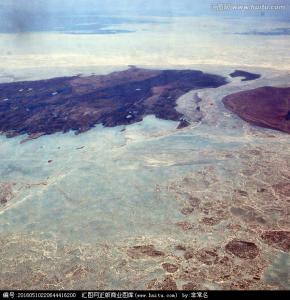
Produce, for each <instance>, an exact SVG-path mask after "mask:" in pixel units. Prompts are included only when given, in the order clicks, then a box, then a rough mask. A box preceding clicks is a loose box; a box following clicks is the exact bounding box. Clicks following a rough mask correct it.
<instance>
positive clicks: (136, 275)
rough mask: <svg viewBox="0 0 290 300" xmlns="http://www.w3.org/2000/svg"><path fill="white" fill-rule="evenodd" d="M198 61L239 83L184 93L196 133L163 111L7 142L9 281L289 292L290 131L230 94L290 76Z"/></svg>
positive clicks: (20, 285) (4, 265)
mask: <svg viewBox="0 0 290 300" xmlns="http://www.w3.org/2000/svg"><path fill="white" fill-rule="evenodd" d="M159 68H160V67H159ZM190 68H192V69H195V70H196V69H198V70H202V71H204V72H210V71H209V69H211V70H212V72H213V73H214V74H217V75H220V76H224V77H226V78H227V79H228V81H229V82H228V83H227V84H225V85H222V86H220V87H216V88H210V87H209V88H204V89H196V90H190V91H188V92H186V93H185V94H183V95H182V96H180V97H179V98H178V99H177V100H176V104H177V106H176V107H175V109H176V111H177V112H178V113H179V114H180V115H182V116H184V118H186V120H188V122H189V126H187V127H185V128H182V129H177V127H178V124H179V120H164V119H163V120H162V119H160V118H157V117H156V116H154V115H152V114H151V115H147V116H145V117H144V118H143V120H142V121H141V120H140V121H139V122H136V123H132V124H121V125H118V126H115V127H105V126H103V125H101V124H98V125H96V126H95V127H94V128H91V129H90V130H87V131H85V132H82V133H81V134H78V135H75V132H74V131H69V132H66V133H62V132H56V133H53V134H49V135H42V136H39V137H37V138H36V139H30V140H28V141H26V142H25V143H21V141H23V140H25V139H26V138H28V135H27V134H22V135H18V136H15V137H12V138H7V137H6V136H5V135H1V136H0V153H1V156H0V160H1V163H0V196H1V198H0V201H1V204H0V245H1V247H0V249H1V252H2V260H1V262H0V270H1V276H0V286H1V288H3V289H9V288H10V289H12V288H13V289H62V288H64V289H88V288H91V289H190V290H192V289H289V287H290V284H289V261H290V257H289V248H290V222H289V212H290V210H289V208H290V207H289V203H290V202H289V201H290V194H289V192H290V186H289V180H290V165H289V162H290V154H289V144H290V142H289V134H287V133H283V132H280V131H276V130H272V129H267V128H262V127H257V126H255V125H252V124H250V123H247V122H246V121H244V120H242V119H240V118H239V117H238V116H237V115H235V114H234V113H232V112H231V111H229V110H227V108H226V107H225V106H224V105H223V102H222V99H223V98H224V97H226V96H227V95H230V94H234V93H237V92H242V91H245V90H250V89H255V88H259V87H264V86H269V85H270V86H275V87H287V84H288V85H289V79H290V75H289V74H288V73H287V72H286V71H277V70H271V69H263V68H259V69H258V68H242V67H240V68H239V69H240V70H244V71H248V72H251V73H254V74H261V77H260V78H257V79H255V80H251V81H242V79H243V78H242V77H236V78H232V77H230V76H229V74H231V73H232V72H234V71H235V70H236V69H237V68H236V67H229V66H227V67H222V66H215V67H212V66H205V67H204V68H202V67H201V68H197V66H194V67H189V66H184V68H183V69H190ZM152 69H154V67H152ZM212 72H210V73H212ZM197 107H199V109H197Z"/></svg>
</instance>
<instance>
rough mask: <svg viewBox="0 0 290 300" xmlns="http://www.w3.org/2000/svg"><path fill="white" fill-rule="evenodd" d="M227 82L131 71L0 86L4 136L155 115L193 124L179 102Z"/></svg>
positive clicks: (188, 73) (190, 73)
mask: <svg viewBox="0 0 290 300" xmlns="http://www.w3.org/2000/svg"><path fill="white" fill-rule="evenodd" d="M226 83H227V81H226V79H225V78H224V77H221V76H218V75H212V74H206V73H203V72H201V71H196V70H149V69H139V68H135V67H132V68H130V69H128V70H126V71H121V72H114V73H111V74H108V75H103V76H100V75H99V76H88V77H81V76H74V77H61V78H53V79H48V80H39V81H25V82H15V83H4V84H0V132H2V133H4V134H5V135H6V136H8V137H12V136H17V135H21V134H28V135H29V136H30V137H29V138H37V137H39V136H41V135H43V134H52V133H55V132H67V131H69V130H75V131H76V132H77V133H81V132H84V131H87V130H89V129H90V128H92V127H94V126H95V125H96V124H103V125H104V126H109V127H111V126H118V125H127V124H131V123H135V122H139V121H141V120H142V119H143V117H144V116H146V115H150V114H154V115H155V116H156V117H158V118H161V119H167V120H173V121H180V125H179V128H182V127H185V126H187V125H188V123H186V122H185V121H184V120H183V118H182V117H183V116H182V114H181V113H179V112H177V111H176V110H175V106H176V100H177V99H178V98H179V97H180V96H181V95H183V94H184V93H187V92H188V91H190V90H193V89H200V88H208V87H219V86H221V85H224V84H226Z"/></svg>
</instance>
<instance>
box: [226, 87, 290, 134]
mask: <svg viewBox="0 0 290 300" xmlns="http://www.w3.org/2000/svg"><path fill="white" fill-rule="evenodd" d="M223 103H224V105H225V107H226V108H227V109H229V110H231V111H232V112H234V113H235V114H237V115H238V116H239V117H240V118H242V119H243V120H245V121H247V122H249V123H252V124H255V125H258V126H262V127H267V128H271V129H276V130H280V131H283V132H287V133H290V87H286V88H279V87H271V86H265V87H261V88H256V89H252V90H248V91H242V92H238V93H234V94H231V95H228V96H226V97H224V98H223Z"/></svg>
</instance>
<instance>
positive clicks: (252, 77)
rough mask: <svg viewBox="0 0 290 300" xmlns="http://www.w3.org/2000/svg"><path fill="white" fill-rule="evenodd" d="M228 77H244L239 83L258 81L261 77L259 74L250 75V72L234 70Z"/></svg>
mask: <svg viewBox="0 0 290 300" xmlns="http://www.w3.org/2000/svg"><path fill="white" fill-rule="evenodd" d="M230 76H231V77H232V78H235V77H244V78H243V79H242V80H241V81H250V80H255V79H258V78H260V77H261V75H260V74H255V73H250V72H247V71H243V70H235V71H234V72H232V73H231V74H230Z"/></svg>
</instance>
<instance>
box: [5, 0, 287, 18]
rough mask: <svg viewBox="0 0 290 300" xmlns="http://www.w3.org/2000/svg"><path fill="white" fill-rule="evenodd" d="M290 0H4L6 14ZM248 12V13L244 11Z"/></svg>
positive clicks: (195, 10)
mask: <svg viewBox="0 0 290 300" xmlns="http://www.w3.org/2000/svg"><path fill="white" fill-rule="evenodd" d="M287 2H288V3H289V1H287V0H105V1H104V0H1V2H0V11H2V13H4V14H5V13H9V12H13V11H14V12H18V13H21V12H22V13H24V12H29V13H31V14H32V15H33V14H38V13H39V12H41V13H44V14H50V13H63V12H66V13H69V12H73V13H75V12H78V13H88V12H97V13H100V14H103V13H104V14H118V13H123V14H125V13H127V14H137V15H138V14H140V15H161V16H162V15H167V16H168V15H172V14H173V15H206V14H211V13H212V8H211V5H212V4H214V3H235V4H270V5H271V4H286V5H287V6H289V4H287ZM243 13H245V12H243Z"/></svg>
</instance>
